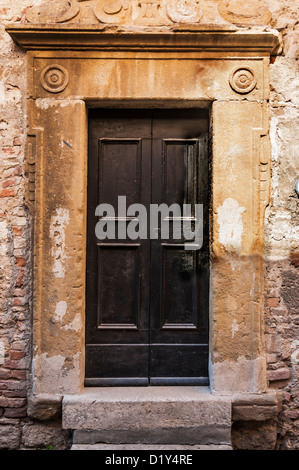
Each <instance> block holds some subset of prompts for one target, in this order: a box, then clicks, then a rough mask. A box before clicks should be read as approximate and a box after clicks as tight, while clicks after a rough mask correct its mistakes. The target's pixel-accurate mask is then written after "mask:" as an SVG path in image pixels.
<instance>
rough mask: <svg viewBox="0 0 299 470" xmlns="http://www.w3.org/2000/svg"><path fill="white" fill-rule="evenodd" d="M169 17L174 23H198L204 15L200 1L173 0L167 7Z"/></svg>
mask: <svg viewBox="0 0 299 470" xmlns="http://www.w3.org/2000/svg"><path fill="white" fill-rule="evenodd" d="M167 15H168V17H169V18H170V19H171V21H173V22H174V23H198V22H199V21H200V20H201V18H202V15H203V13H202V11H201V10H200V8H199V0H195V1H194V0H193V1H190V0H172V1H170V3H169V4H168V5H167Z"/></svg>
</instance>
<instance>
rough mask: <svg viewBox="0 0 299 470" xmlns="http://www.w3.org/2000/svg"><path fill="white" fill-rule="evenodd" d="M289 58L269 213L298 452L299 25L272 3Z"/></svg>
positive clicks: (273, 307) (282, 363)
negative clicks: (298, 188) (298, 190)
mask: <svg viewBox="0 0 299 470" xmlns="http://www.w3.org/2000/svg"><path fill="white" fill-rule="evenodd" d="M270 8H271V11H272V12H273V18H274V25H275V27H276V28H278V29H280V30H281V31H282V32H283V36H284V54H283V55H282V56H281V57H277V58H276V60H275V61H274V63H273V64H272V65H271V76H270V86H271V100H270V105H271V144H272V179H271V203H270V206H269V208H268V209H267V212H266V230H265V237H266V261H267V276H266V288H267V291H266V296H267V301H266V306H265V324H266V342H267V354H268V356H267V357H268V379H269V383H270V387H271V388H278V389H280V390H281V391H282V396H283V406H282V413H281V415H280V429H279V445H280V446H281V448H283V449H299V440H298V425H299V365H298V364H299V342H298V338H299V310H298V305H299V271H298V269H299V228H298V227H299V196H298V195H297V194H296V192H295V190H294V188H295V182H296V180H297V179H299V155H298V149H299V136H298V105H299V67H298V65H299V62H298V59H299V23H298V12H296V9H295V7H294V4H293V3H292V2H291V1H288V2H282V1H280V2H278V1H275V2H271V7H270Z"/></svg>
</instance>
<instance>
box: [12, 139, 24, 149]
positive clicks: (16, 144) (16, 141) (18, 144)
mask: <svg viewBox="0 0 299 470" xmlns="http://www.w3.org/2000/svg"><path fill="white" fill-rule="evenodd" d="M13 144H14V145H15V146H16V147H18V146H20V145H22V141H21V139H20V137H15V138H14V141H13Z"/></svg>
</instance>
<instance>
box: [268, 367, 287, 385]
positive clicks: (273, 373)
mask: <svg viewBox="0 0 299 470" xmlns="http://www.w3.org/2000/svg"><path fill="white" fill-rule="evenodd" d="M268 378H269V380H270V382H276V381H279V380H288V379H289V378H290V371H289V369H283V368H281V369H277V370H270V371H268Z"/></svg>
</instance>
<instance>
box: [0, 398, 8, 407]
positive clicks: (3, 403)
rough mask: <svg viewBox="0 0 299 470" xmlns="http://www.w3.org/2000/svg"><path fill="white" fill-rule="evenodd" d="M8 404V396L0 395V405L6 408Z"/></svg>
mask: <svg viewBox="0 0 299 470" xmlns="http://www.w3.org/2000/svg"><path fill="white" fill-rule="evenodd" d="M7 406H8V398H6V397H3V396H0V407H2V408H6V407H7Z"/></svg>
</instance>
